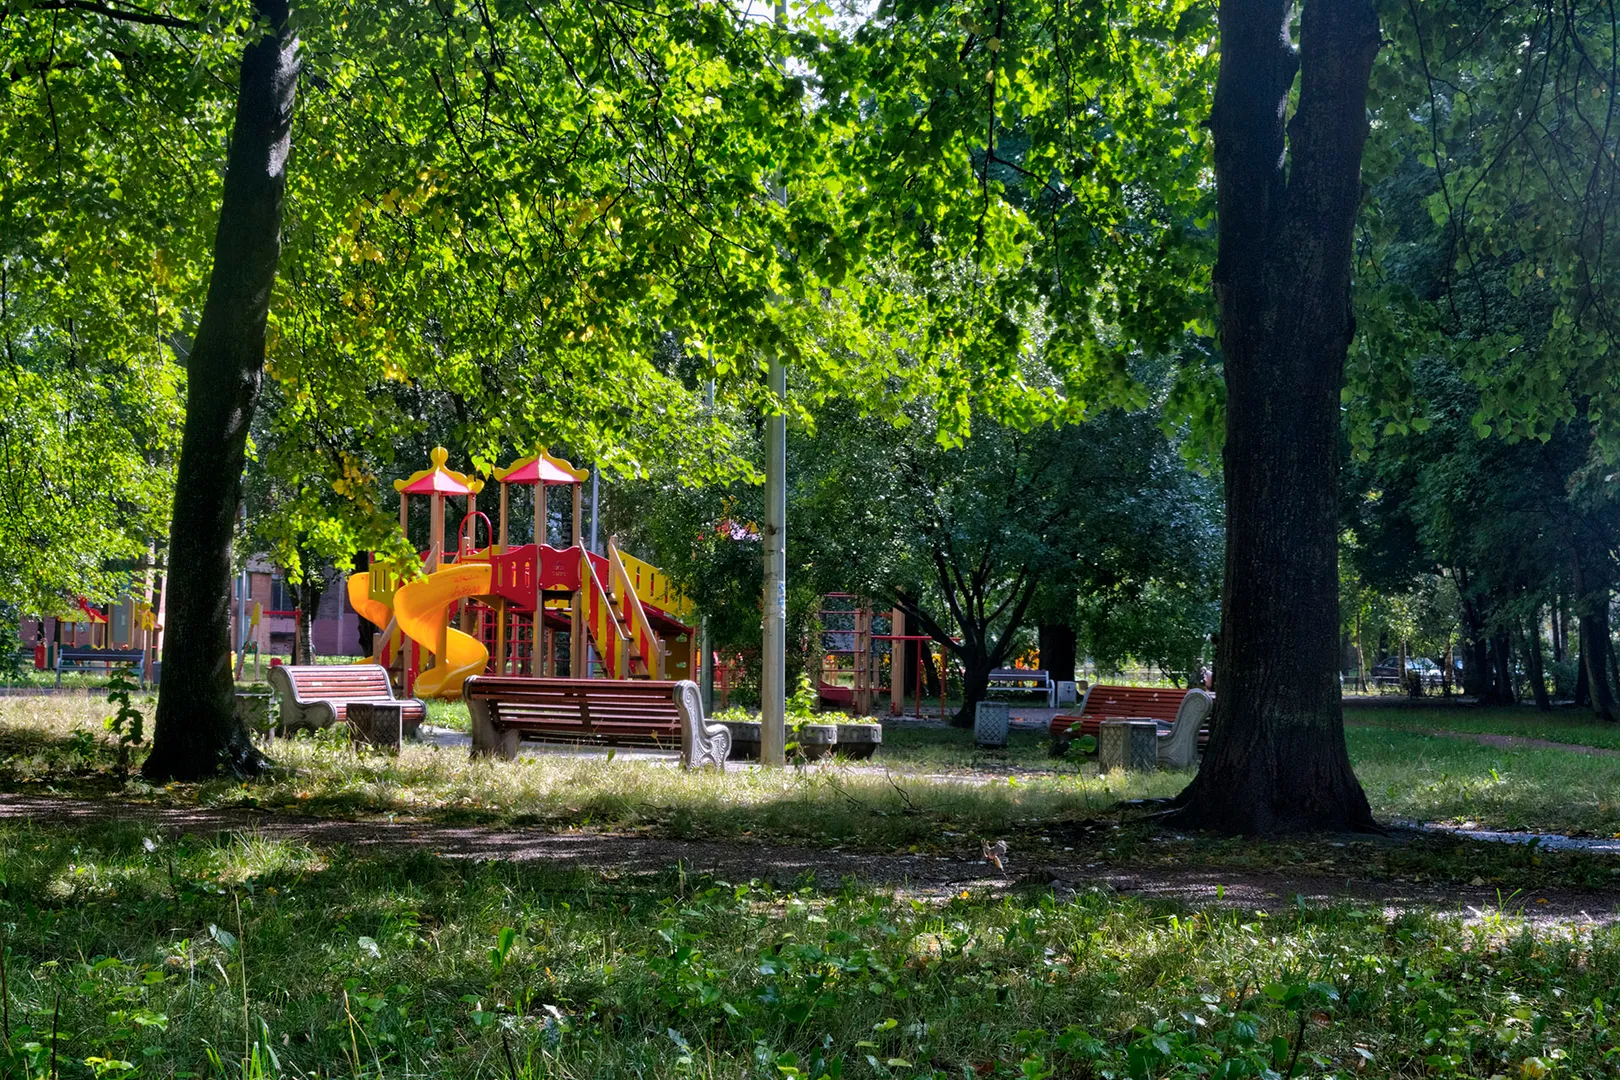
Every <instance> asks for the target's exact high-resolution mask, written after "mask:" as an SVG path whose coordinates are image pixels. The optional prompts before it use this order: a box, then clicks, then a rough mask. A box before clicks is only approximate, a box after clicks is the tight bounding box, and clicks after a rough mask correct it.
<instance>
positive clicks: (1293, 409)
mask: <svg viewBox="0 0 1620 1080" xmlns="http://www.w3.org/2000/svg"><path fill="white" fill-rule="evenodd" d="M1290 18H1291V4H1289V3H1288V2H1287V0H1222V2H1221V5H1220V35H1221V41H1220V49H1221V67H1220V75H1219V79H1218V81H1217V83H1216V88H1215V107H1214V111H1213V113H1212V114H1211V116H1210V128H1211V130H1212V131H1213V133H1214V137H1215V179H1216V191H1217V195H1218V224H1219V237H1218V240H1219V257H1218V259H1217V262H1216V266H1215V274H1214V279H1215V300H1216V304H1217V307H1218V310H1219V315H1220V342H1221V348H1222V352H1223V355H1224V362H1225V373H1226V394H1227V423H1226V429H1227V434H1226V449H1225V484H1226V528H1227V535H1226V566H1225V581H1224V584H1223V587H1222V594H1221V634H1220V644H1219V646H1218V652H1217V657H1216V670H1217V671H1218V672H1220V688H1219V692H1218V694H1217V696H1216V704H1215V715H1214V717H1213V720H1212V723H1211V725H1210V729H1211V733H1212V737H1211V740H1210V744H1209V751H1208V754H1207V755H1206V757H1205V759H1204V763H1203V767H1202V768H1201V769H1200V770H1199V772H1198V775H1197V776H1196V777H1195V778H1194V780H1193V782H1192V783H1191V784H1190V785H1188V787H1187V789H1186V790H1185V791H1184V792H1183V794H1182V796H1181V798H1180V800H1179V812H1178V817H1179V819H1180V820H1181V821H1183V822H1185V823H1187V824H1191V825H1195V826H1200V827H1206V828H1213V829H1217V830H1220V831H1222V832H1226V833H1251V834H1252V833H1270V832H1277V831H1282V830H1296V829H1371V828H1376V826H1375V825H1374V823H1373V819H1372V811H1371V810H1370V809H1369V807H1368V805H1367V797H1366V795H1365V794H1364V793H1363V792H1362V790H1361V784H1360V783H1359V782H1358V781H1357V780H1356V777H1355V773H1354V772H1352V771H1351V768H1350V755H1349V752H1348V750H1347V749H1346V747H1345V741H1344V715H1343V711H1342V707H1341V701H1340V691H1339V680H1338V665H1337V659H1338V657H1337V650H1338V643H1339V592H1338V589H1339V576H1338V575H1339V567H1338V524H1339V518H1338V502H1337V495H1338V490H1339V419H1340V418H1339V389H1340V385H1341V383H1342V381H1343V377H1344V360H1345V355H1346V352H1347V351H1348V349H1349V346H1350V341H1351V338H1352V337H1353V335H1354V333H1355V323H1354V318H1353V316H1352V314H1351V308H1350V265H1351V233H1352V227H1353V226H1354V223H1355V216H1356V209H1357V206H1358V204H1359V203H1360V199H1361V151H1362V146H1363V144H1364V143H1365V141H1366V137H1367V105H1366V99H1367V82H1368V77H1369V75H1370V73H1371V71H1372V63H1373V58H1374V57H1375V56H1376V55H1377V53H1378V47H1379V42H1380V40H1381V36H1380V33H1379V25H1378V14H1377V10H1376V8H1375V6H1374V3H1373V2H1372V0H1312V3H1310V4H1307V5H1306V6H1305V9H1304V13H1303V21H1302V23H1301V30H1300V48H1299V51H1298V52H1297V53H1296V52H1295V50H1294V48H1293V47H1292V46H1291V45H1290V44H1289V26H1290ZM1296 71H1298V72H1301V74H1302V78H1301V81H1300V92H1299V107H1298V111H1297V112H1296V113H1295V115H1294V117H1293V118H1292V120H1290V121H1287V124H1286V132H1285V117H1286V115H1287V110H1288V102H1289V95H1290V92H1291V89H1292V87H1293V84H1294V75H1295V72H1296ZM1285 168H1286V171H1285Z"/></svg>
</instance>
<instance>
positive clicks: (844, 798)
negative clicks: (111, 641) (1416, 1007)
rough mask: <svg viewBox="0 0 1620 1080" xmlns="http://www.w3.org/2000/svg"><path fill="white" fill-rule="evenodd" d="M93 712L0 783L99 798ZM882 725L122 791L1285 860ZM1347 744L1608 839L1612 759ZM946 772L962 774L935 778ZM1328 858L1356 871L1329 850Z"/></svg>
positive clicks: (1489, 819)
mask: <svg viewBox="0 0 1620 1080" xmlns="http://www.w3.org/2000/svg"><path fill="white" fill-rule="evenodd" d="M148 704H149V702H148ZM105 712H106V707H105V706H104V705H102V704H99V703H97V702H95V701H94V700H88V699H85V698H81V697H62V698H50V697H31V698H22V697H18V698H9V699H0V786H4V787H6V788H10V789H13V790H22V791H33V792H40V791H55V792H62V793H64V794H83V795H100V794H107V793H109V792H112V791H114V790H116V789H117V786H118V783H117V779H116V777H115V775H114V762H115V754H114V752H113V749H112V747H111V744H110V743H109V742H108V741H107V738H106V735H105V733H104V732H103V731H102V730H101V729H100V726H99V724H98V723H97V720H98V718H99V717H100V716H102V715H104V714H105ZM1448 715H1449V714H1448ZM1439 719H1440V718H1439V717H1434V718H1433V719H1431V721H1430V722H1431V723H1434V722H1437V721H1438V720H1439ZM891 731H892V733H893V734H892V737H891V738H890V740H889V742H888V743H886V745H885V747H884V751H883V755H882V757H881V758H880V759H879V763H880V764H884V765H887V767H888V769H889V770H890V771H889V772H888V773H884V772H881V771H878V770H876V769H837V768H831V769H823V768H817V769H791V768H790V769H785V770H771V771H766V770H760V769H757V768H750V767H741V768H739V767H733V768H732V769H731V770H729V771H727V772H726V773H724V774H717V773H713V772H699V773H685V772H682V771H681V770H679V769H676V768H673V767H670V766H669V765H667V764H660V763H651V762H645V761H634V760H628V759H623V758H621V759H619V760H604V759H603V758H602V757H587V758H576V757H562V756H558V757H547V758H542V759H539V760H526V759H525V760H520V761H518V762H512V763H508V762H501V761H488V760H485V761H470V760H468V758H467V756H466V755H465V753H463V752H461V751H460V750H457V749H438V748H435V747H432V746H423V745H415V746H407V747H406V748H405V750H404V752H403V753H401V754H400V755H399V757H397V758H392V757H387V756H384V755H380V754H360V755H357V754H356V753H355V752H354V751H352V750H351V749H350V747H349V745H348V741H347V738H346V737H345V736H343V735H342V734H341V733H339V732H328V733H323V734H321V735H319V736H317V737H315V738H309V737H300V738H298V739H295V740H282V741H273V742H271V743H269V744H267V749H268V750H269V752H270V753H271V754H272V755H273V756H274V758H275V760H276V762H277V765H278V768H277V769H276V770H275V772H274V773H273V774H272V775H271V776H269V777H267V778H266V779H264V780H262V781H259V782H255V783H252V784H240V783H225V782H216V783H210V784H202V785H195V786H184V787H174V788H170V789H166V790H161V791H157V790H153V789H151V788H149V787H146V786H144V785H142V784H141V783H139V781H135V782H132V783H131V784H130V785H129V788H128V789H127V790H126V791H125V792H124V797H126V798H134V799H137V800H145V801H149V802H153V803H161V804H176V803H178V804H189V803H196V804H201V805H206V806H216V807H247V808H259V809H274V810H279V811H283V812H291V813H297V814H306V815H315V816H323V817H344V818H350V817H366V816H371V815H379V814H380V815H393V816H396V817H404V818H417V819H423V820H434V821H440V822H449V823H488V824H512V825H534V826H540V827H544V828H548V829H566V828H584V829H596V830H615V831H643V832H651V833H656V834H658V835H662V836H670V837H675V838H688V839H691V838H715V839H724V838H753V839H768V840H775V841H787V842H797V843H805V844H809V845H812V846H832V845H849V846H854V847H861V848H867V849H872V850H885V851H918V852H929V853H940V854H958V855H959V854H962V853H963V852H964V851H967V852H969V853H972V852H976V851H977V850H978V848H977V845H978V841H979V839H980V838H985V839H990V840H994V839H997V838H1009V839H1012V840H1013V841H1014V842H1018V840H1019V838H1020V837H1022V838H1025V839H1026V840H1031V841H1035V842H1050V841H1047V840H1042V839H1041V837H1042V836H1043V835H1044V834H1045V833H1046V832H1048V831H1050V830H1063V829H1066V828H1070V827H1075V826H1080V825H1085V824H1087V823H1092V822H1096V821H1099V820H1103V819H1107V820H1109V821H1114V822H1119V823H1122V824H1123V826H1124V827H1125V832H1124V833H1123V834H1122V837H1121V844H1122V845H1123V846H1120V847H1119V848H1118V850H1117V851H1116V852H1115V856H1117V857H1119V858H1126V859H1129V858H1136V857H1147V858H1151V859H1153V860H1158V859H1160V858H1163V857H1168V855H1169V853H1171V852H1180V854H1178V855H1176V856H1175V857H1176V858H1181V859H1192V860H1197V859H1202V858H1205V857H1206V856H1207V855H1208V853H1209V852H1222V853H1224V854H1221V855H1220V856H1219V857H1220V858H1222V859H1226V860H1232V861H1236V862H1238V863H1240V864H1241V863H1243V861H1244V860H1256V859H1258V860H1260V861H1265V860H1272V863H1273V865H1276V866H1279V867H1284V868H1285V867H1286V866H1287V861H1286V858H1282V857H1276V858H1274V852H1276V851H1277V850H1278V849H1277V847H1276V845H1250V846H1249V847H1244V848H1234V847H1227V846H1223V845H1219V844H1211V843H1209V842H1206V841H1200V842H1199V843H1197V844H1193V845H1190V846H1188V847H1186V848H1185V849H1182V848H1178V847H1176V846H1175V845H1174V844H1171V845H1170V846H1169V847H1165V846H1162V845H1160V846H1155V847H1149V846H1143V845H1141V844H1137V845H1135V847H1134V848H1132V842H1131V841H1130V837H1131V835H1133V834H1132V828H1133V826H1132V821H1133V819H1134V818H1135V817H1140V816H1142V815H1141V812H1140V811H1134V812H1130V811H1122V810H1121V807H1120V803H1121V801H1122V800H1135V799H1144V798H1146V799H1152V798H1162V797H1167V796H1170V795H1173V794H1175V793H1176V792H1177V791H1178V790H1180V788H1181V786H1182V785H1183V784H1184V783H1185V777H1184V776H1182V775H1179V774H1172V773H1157V774H1150V775H1140V774H1131V775H1127V774H1122V773H1114V774H1110V775H1098V773H1097V771H1096V767H1095V765H1094V764H1093V763H1092V762H1090V761H1072V760H1067V759H1052V758H1050V757H1048V756H1047V755H1046V749H1045V743H1044V740H1043V739H1042V737H1040V736H1039V735H1037V734H1035V733H1026V732H1014V737H1013V742H1012V744H1011V745H1010V746H1009V748H1008V749H1007V750H1006V751H994V752H991V751H979V750H976V749H975V748H973V746H972V740H971V736H970V735H969V734H967V733H965V732H956V731H950V730H945V729H937V728H934V729H929V728H915V727H899V726H897V727H893V728H891ZM1348 736H1349V744H1350V751H1351V755H1352V759H1353V760H1354V761H1355V763H1356V768H1357V771H1358V774H1359V775H1360V776H1361V779H1362V782H1363V784H1364V786H1365V788H1366V790H1367V793H1368V797H1369V799H1370V800H1371V801H1372V804H1373V808H1374V811H1375V812H1376V813H1377V814H1378V815H1380V816H1381V817H1384V818H1386V819H1387V818H1389V817H1392V816H1400V817H1404V818H1410V819H1414V820H1419V821H1433V822H1473V823H1476V824H1478V825H1480V826H1482V827H1486V828H1500V829H1535V830H1541V831H1556V832H1573V833H1584V834H1589V835H1599V836H1610V835H1613V834H1615V833H1620V759H1616V758H1606V757H1592V756H1587V755H1580V754H1574V753H1570V752H1566V751H1557V750H1543V749H1511V750H1505V749H1499V748H1496V747H1489V746H1480V745H1478V744H1474V743H1471V742H1467V741H1463V740H1457V739H1448V738H1436V737H1432V736H1429V735H1427V734H1423V733H1420V732H1416V731H1411V730H1405V729H1396V728H1392V727H1356V728H1352V729H1351V730H1350V731H1349V733H1348ZM967 770H979V771H977V772H974V773H971V774H967ZM953 772H962V773H964V775H963V776H961V777H959V778H953V777H950V776H946V775H941V774H949V773H953ZM1145 831H1147V832H1151V829H1147V830H1145ZM1327 856H1328V857H1329V858H1330V860H1332V861H1333V862H1334V863H1335V864H1336V865H1337V864H1344V865H1345V866H1346V867H1347V868H1348V869H1349V870H1350V871H1351V872H1355V869H1356V867H1355V863H1354V861H1353V860H1350V859H1349V858H1348V856H1347V855H1346V854H1345V853H1344V852H1343V851H1340V852H1337V853H1334V852H1328V853H1327ZM1536 857H1537V858H1539V857H1540V856H1536ZM1521 858H1523V856H1520V855H1510V854H1507V853H1500V854H1498V855H1492V856H1490V859H1492V860H1495V861H1496V862H1498V863H1500V864H1501V866H1502V869H1498V870H1491V869H1489V868H1488V867H1487V868H1485V869H1482V870H1478V869H1475V868H1473V867H1471V866H1465V867H1461V868H1459V870H1458V872H1459V873H1460V874H1461V875H1462V880H1469V879H1471V878H1472V877H1474V876H1481V877H1483V878H1484V879H1485V880H1487V881H1495V880H1498V879H1508V880H1511V879H1512V874H1513V873H1515V872H1517V870H1518V869H1519V866H1518V862H1516V861H1515V860H1519V859H1521ZM1550 861H1556V860H1550ZM1568 861H1569V860H1564V862H1568ZM1598 861H1599V862H1603V863H1604V864H1605V866H1607V865H1608V864H1611V863H1620V861H1617V860H1613V859H1608V860H1601V859H1600V860H1598ZM1560 865H1562V863H1560ZM1332 872H1334V873H1336V872H1338V871H1337V870H1334V871H1332ZM1382 872H1383V873H1386V874H1388V875H1390V876H1399V875H1401V874H1403V873H1406V872H1408V870H1407V869H1403V868H1401V867H1400V866H1398V865H1393V864H1390V865H1386V866H1385V867H1384V869H1383V870H1382ZM1570 873H1571V874H1572V875H1573V879H1574V880H1577V881H1579V882H1581V883H1591V882H1598V883H1605V884H1607V883H1609V882H1610V881H1611V880H1612V877H1611V872H1610V871H1609V870H1608V869H1604V868H1599V869H1598V870H1597V871H1593V870H1592V869H1591V868H1590V867H1584V866H1583V867H1582V868H1579V869H1578V870H1573V871H1570Z"/></svg>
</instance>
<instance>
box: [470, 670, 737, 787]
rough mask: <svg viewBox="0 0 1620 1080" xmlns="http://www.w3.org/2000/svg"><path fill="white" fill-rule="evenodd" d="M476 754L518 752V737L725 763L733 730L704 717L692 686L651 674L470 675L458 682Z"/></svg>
mask: <svg viewBox="0 0 1620 1080" xmlns="http://www.w3.org/2000/svg"><path fill="white" fill-rule="evenodd" d="M461 696H462V698H463V699H464V700H465V701H466V702H467V711H468V712H469V713H471V715H472V748H473V753H474V754H499V755H500V756H501V757H503V758H506V759H507V760H511V759H512V758H513V757H516V756H517V749H518V740H520V739H525V738H527V739H541V740H547V741H558V742H574V743H597V744H607V745H609V746H618V745H641V746H654V747H659V748H662V749H670V750H673V749H676V748H679V750H680V752H681V762H682V764H684V765H685V766H686V767H687V768H689V769H690V768H696V767H697V766H700V765H714V766H716V767H718V768H722V769H723V768H725V762H726V756H727V755H728V754H729V753H730V752H731V732H730V731H729V730H727V729H726V728H724V727H722V726H721V725H719V724H709V723H706V722H705V721H704V719H703V699H702V698H701V697H700V696H699V695H698V689H697V684H696V683H694V682H690V681H686V680H683V681H681V682H662V681H653V680H649V679H531V678H523V677H520V676H514V675H475V676H473V677H472V678H470V679H468V680H467V681H466V683H465V684H464V685H463V686H462V690H461Z"/></svg>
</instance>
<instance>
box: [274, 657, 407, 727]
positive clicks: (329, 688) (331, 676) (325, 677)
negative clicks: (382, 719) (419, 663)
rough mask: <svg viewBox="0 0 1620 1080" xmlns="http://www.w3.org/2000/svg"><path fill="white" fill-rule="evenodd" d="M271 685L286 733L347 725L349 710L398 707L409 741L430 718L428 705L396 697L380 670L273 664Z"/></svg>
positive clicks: (376, 667)
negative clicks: (354, 707)
mask: <svg viewBox="0 0 1620 1080" xmlns="http://www.w3.org/2000/svg"><path fill="white" fill-rule="evenodd" d="M269 680H270V687H271V689H273V690H274V691H275V692H276V695H277V696H278V697H279V698H280V699H281V721H280V725H279V726H280V728H281V730H282V731H283V732H290V731H296V730H297V729H299V728H324V727H330V726H331V725H333V724H340V723H343V722H344V721H345V720H346V719H348V708H349V706H350V705H351V704H353V703H355V702H362V701H363V702H366V703H368V704H370V703H373V702H385V703H390V704H392V703H396V702H397V703H398V704H399V705H400V722H401V726H402V727H403V728H404V730H405V733H406V734H407V735H411V734H415V732H416V729H417V727H418V726H419V725H420V724H421V723H422V721H423V719H425V718H426V717H427V705H426V704H424V703H423V702H421V701H418V700H416V699H415V698H396V697H395V696H394V682H393V680H392V679H390V678H389V677H388V669H387V668H384V667H383V666H382V665H380V664H272V665H270V674H269Z"/></svg>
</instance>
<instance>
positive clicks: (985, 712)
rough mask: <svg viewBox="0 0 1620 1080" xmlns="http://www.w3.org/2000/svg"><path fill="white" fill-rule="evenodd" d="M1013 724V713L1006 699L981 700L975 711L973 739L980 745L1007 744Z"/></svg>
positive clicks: (994, 745)
mask: <svg viewBox="0 0 1620 1080" xmlns="http://www.w3.org/2000/svg"><path fill="white" fill-rule="evenodd" d="M1011 726H1012V713H1011V711H1009V709H1008V708H1007V703H1006V702H1005V701H981V702H979V704H978V705H977V706H976V707H975V709H974V713H973V741H974V742H976V743H978V744H979V745H980V746H988V747H996V748H999V747H1003V746H1006V745H1007V730H1008V728H1009V727H1011Z"/></svg>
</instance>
